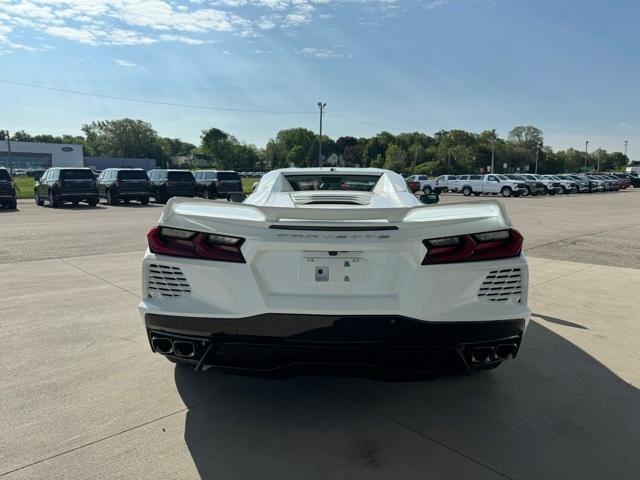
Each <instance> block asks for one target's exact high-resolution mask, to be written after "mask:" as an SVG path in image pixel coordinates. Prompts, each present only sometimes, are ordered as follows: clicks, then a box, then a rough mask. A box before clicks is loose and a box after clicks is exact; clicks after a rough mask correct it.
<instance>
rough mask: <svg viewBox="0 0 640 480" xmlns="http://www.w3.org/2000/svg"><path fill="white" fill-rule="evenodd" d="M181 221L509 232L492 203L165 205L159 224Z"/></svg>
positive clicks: (174, 201)
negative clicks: (475, 227) (481, 227)
mask: <svg viewBox="0 0 640 480" xmlns="http://www.w3.org/2000/svg"><path fill="white" fill-rule="evenodd" d="M180 218H182V219H189V223H190V224H193V223H194V222H195V223H199V222H204V223H207V224H208V223H210V222H211V221H215V222H217V223H233V224H235V225H238V224H239V223H243V224H248V225H251V226H260V225H264V226H266V225H270V224H289V225H295V224H305V223H308V222H313V223H321V224H323V225H330V224H337V225H345V224H356V225H380V224H383V225H384V224H403V225H405V226H407V227H410V226H411V225H412V224H413V225H416V226H417V224H424V223H425V222H428V223H430V224H436V225H437V224H441V223H447V224H459V223H467V222H469V221H476V222H477V221H483V222H484V223H487V225H490V226H491V227H492V228H494V229H496V230H497V229H500V228H510V227H511V221H510V220H509V217H508V215H507V212H506V210H505V208H504V206H503V205H502V204H501V203H500V202H495V201H476V202H460V203H450V204H446V205H439V206H435V205H429V206H427V205H416V206H413V207H394V208H367V207H355V208H353V207H336V206H331V207H317V206H313V207H306V206H305V207H271V206H269V207H266V206H258V205H249V204H238V203H223V202H212V201H210V200H204V199H198V198H180V197H173V198H171V199H170V200H169V202H168V203H167V205H166V207H165V209H164V212H163V214H162V217H161V219H160V223H162V224H165V225H169V224H171V225H176V224H178V223H182V222H180V220H179V219H180Z"/></svg>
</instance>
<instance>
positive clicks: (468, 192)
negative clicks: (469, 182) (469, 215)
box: [462, 187, 473, 197]
mask: <svg viewBox="0 0 640 480" xmlns="http://www.w3.org/2000/svg"><path fill="white" fill-rule="evenodd" d="M472 193H473V190H471V187H464V188H463V189H462V195H464V196H465V197H468V196H470V195H471V194H472Z"/></svg>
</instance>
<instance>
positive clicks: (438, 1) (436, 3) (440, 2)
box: [424, 0, 449, 10]
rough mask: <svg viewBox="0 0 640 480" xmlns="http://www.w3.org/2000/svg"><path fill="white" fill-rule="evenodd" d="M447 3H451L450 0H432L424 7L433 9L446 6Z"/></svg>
mask: <svg viewBox="0 0 640 480" xmlns="http://www.w3.org/2000/svg"><path fill="white" fill-rule="evenodd" d="M447 3H449V0H432V1H430V2H427V3H426V4H425V6H424V8H426V9H427V10H433V9H434V8H440V7H444V6H445V5H446V4H447Z"/></svg>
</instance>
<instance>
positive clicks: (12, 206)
mask: <svg viewBox="0 0 640 480" xmlns="http://www.w3.org/2000/svg"><path fill="white" fill-rule="evenodd" d="M7 208H8V209H9V210H17V209H18V201H17V200H16V199H15V198H14V199H13V200H9V203H7Z"/></svg>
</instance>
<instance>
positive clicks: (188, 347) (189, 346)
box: [173, 340, 196, 358]
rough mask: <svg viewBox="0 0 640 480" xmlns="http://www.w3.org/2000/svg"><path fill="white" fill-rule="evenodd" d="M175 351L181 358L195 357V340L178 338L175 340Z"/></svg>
mask: <svg viewBox="0 0 640 480" xmlns="http://www.w3.org/2000/svg"><path fill="white" fill-rule="evenodd" d="M173 353H175V355H176V356H177V357H181V358H193V357H195V355H196V347H195V345H194V344H193V342H187V341H185V340H176V341H175V342H173Z"/></svg>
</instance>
